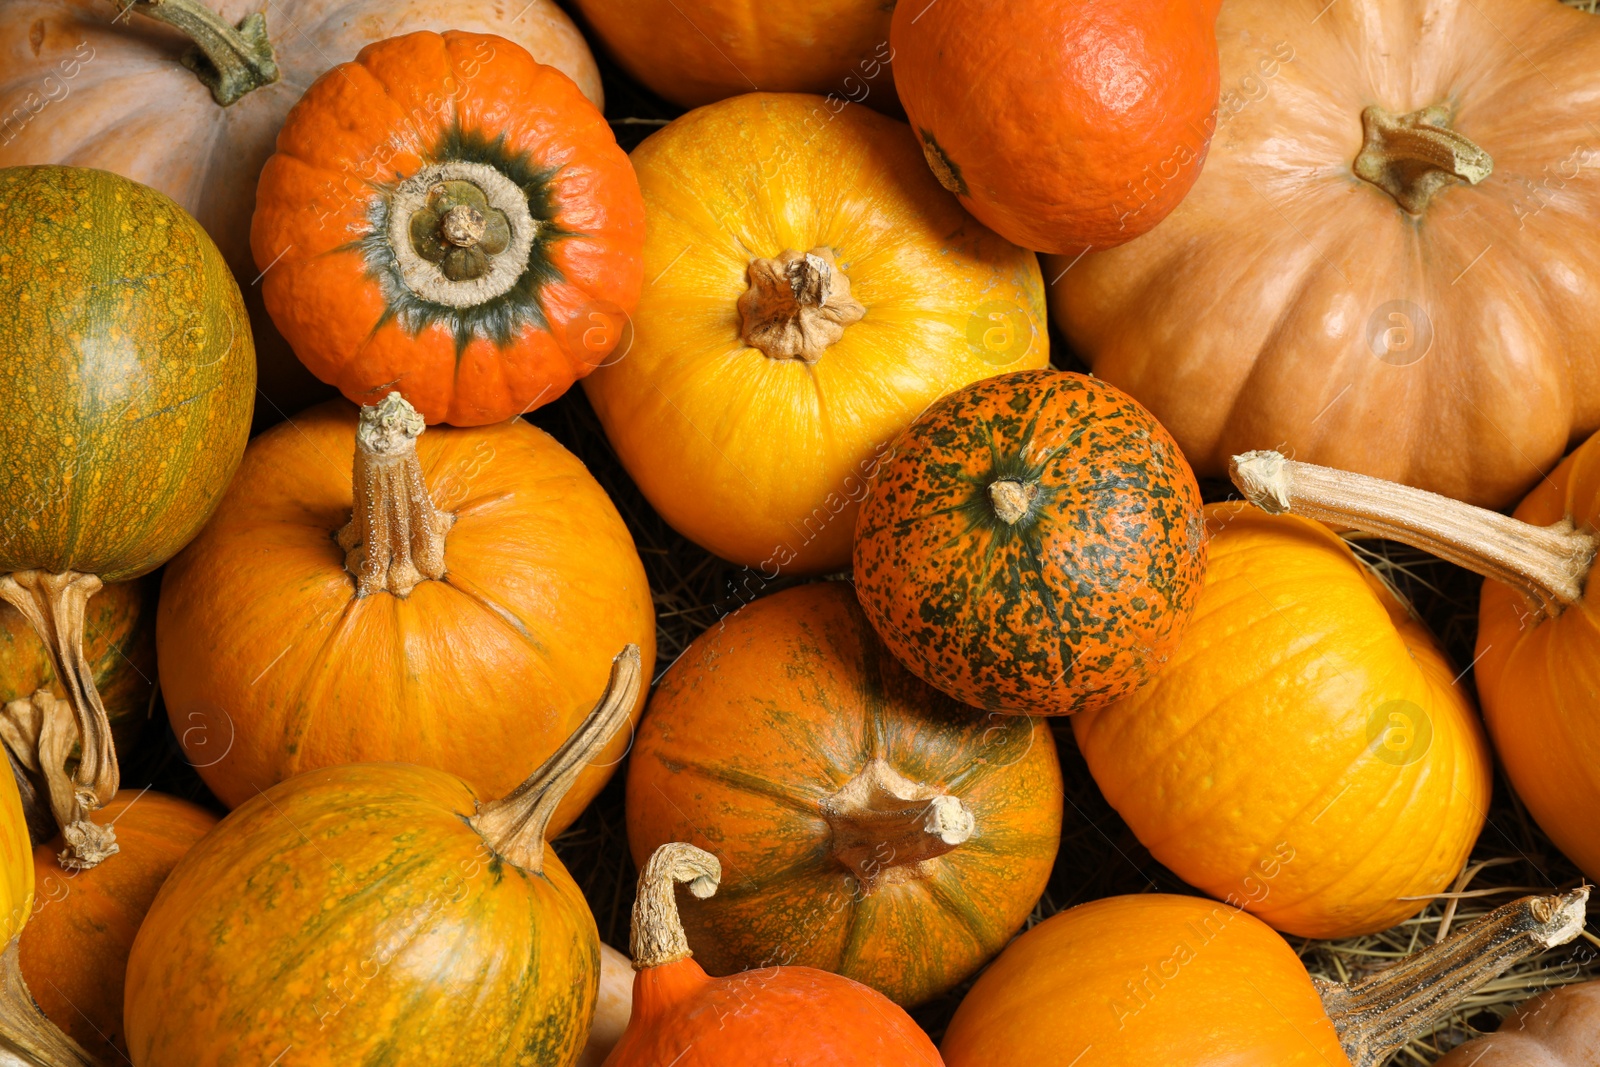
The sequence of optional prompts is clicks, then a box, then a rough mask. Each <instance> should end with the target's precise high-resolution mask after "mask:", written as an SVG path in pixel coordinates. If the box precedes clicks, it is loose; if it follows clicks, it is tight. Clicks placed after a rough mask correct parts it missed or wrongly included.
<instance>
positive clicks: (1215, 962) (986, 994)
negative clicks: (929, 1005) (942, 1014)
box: [940, 893, 1350, 1067]
mask: <svg viewBox="0 0 1600 1067" xmlns="http://www.w3.org/2000/svg"><path fill="white" fill-rule="evenodd" d="M1141 991H1142V992H1141ZM1108 1009H1109V1010H1108ZM940 1052H941V1054H942V1055H943V1056H944V1061H945V1063H947V1064H949V1067H989V1065H990V1064H998V1063H1028V1064H1038V1065H1039V1067H1068V1065H1069V1064H1077V1065H1078V1067H1113V1065H1115V1067H1121V1065H1124V1064H1131V1063H1164V1064H1171V1065H1173V1067H1198V1065H1202V1064H1205V1065H1216V1067H1221V1065H1223V1064H1226V1065H1227V1067H1327V1065H1329V1064H1334V1065H1337V1067H1349V1063H1350V1060H1349V1059H1348V1058H1347V1057H1346V1056H1345V1054H1344V1050H1343V1049H1342V1048H1340V1046H1339V1039H1338V1037H1337V1035H1336V1034H1335V1033H1334V1028H1333V1023H1332V1021H1331V1020H1330V1019H1329V1018H1328V1015H1327V1013H1326V1012H1325V1011H1323V1009H1322V1002H1321V1001H1320V999H1319V998H1318V995H1317V990H1316V989H1315V988H1314V987H1313V986H1312V984H1311V978H1310V976H1309V975H1307V974H1306V971H1305V968H1304V967H1303V966H1301V964H1300V960H1299V959H1298V958H1297V957H1296V956H1295V954H1294V951H1293V950H1292V949H1290V948H1289V946H1288V945H1287V944H1286V943H1285V942H1284V940H1283V938H1281V937H1279V936H1278V935H1277V934H1276V933H1274V932H1273V931H1272V929H1271V928H1270V927H1268V926H1267V925H1266V924H1265V923H1262V922H1261V921H1259V920H1257V919H1255V918H1252V917H1251V916H1250V915H1249V914H1248V913H1246V912H1241V911H1236V910H1234V909H1233V908H1229V907H1227V906H1225V905H1222V904H1217V903H1214V902H1212V901H1209V900H1199V899H1196V898H1194V897H1179V896H1169V895H1165V894H1159V893H1149V894H1141V895H1138V896H1122V897H1107V898H1106V899H1104V900H1096V901H1092V902H1091V903H1088V904H1080V905H1078V906H1077V907H1075V908H1071V909H1069V910H1067V911H1063V912H1059V913H1057V914H1055V915H1052V916H1051V917H1050V918H1048V919H1046V920H1045V921H1044V922H1042V923H1040V924H1039V925H1038V926H1035V927H1034V928H1033V929H1031V930H1029V931H1028V932H1027V933H1025V934H1023V935H1022V936H1021V937H1020V938H1018V939H1017V940H1016V941H1015V942H1013V943H1012V945H1011V947H1010V948H1008V949H1006V951H1005V952H1004V953H1002V954H1001V956H1000V958H999V959H998V960H996V961H995V962H994V964H993V965H991V966H990V967H989V969H988V970H986V971H985V972H984V973H983V976H982V977H981V978H979V979H978V982H977V984H976V985H974V986H973V987H972V991H971V992H969V993H968V994H967V996H966V998H965V999H964V1000H963V1001H962V1002H961V1006H960V1007H959V1008H957V1009H956V1014H955V1017H954V1018H953V1019H951V1020H950V1027H949V1029H948V1030H946V1031H945V1036H944V1041H943V1042H942V1043H941V1045H940Z"/></svg>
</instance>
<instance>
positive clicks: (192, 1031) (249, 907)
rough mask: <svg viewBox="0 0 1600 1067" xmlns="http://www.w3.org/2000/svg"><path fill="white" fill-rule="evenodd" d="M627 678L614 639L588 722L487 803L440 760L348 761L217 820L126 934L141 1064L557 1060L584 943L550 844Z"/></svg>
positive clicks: (583, 1005) (628, 666)
mask: <svg viewBox="0 0 1600 1067" xmlns="http://www.w3.org/2000/svg"><path fill="white" fill-rule="evenodd" d="M640 676H641V671H640V662H639V650H638V649H637V648H635V647H631V646H630V647H629V648H628V649H627V650H626V651H625V652H623V653H622V654H621V655H619V656H618V657H617V660H616V663H615V665H614V669H613V671H612V676H611V680H610V682H609V683H608V685H607V687H606V693H605V696H604V697H603V698H602V699H601V701H600V703H599V704H598V705H596V707H595V709H594V712H593V713H592V714H591V715H590V716H589V718H588V719H587V720H586V721H585V723H584V724H583V726H581V727H580V728H579V730H578V731H577V732H576V733H575V734H573V736H572V737H571V738H570V739H568V741H567V742H566V743H565V744H563V745H562V747H561V749H560V751H559V752H557V754H556V755H555V756H553V757H552V758H551V759H550V761H549V762H548V763H546V764H545V765H544V766H542V767H541V768H540V769H539V770H538V771H536V772H535V773H534V774H533V776H532V777H530V778H529V779H528V780H527V781H526V782H524V783H523V784H522V785H520V786H519V787H517V789H516V790H514V791H513V792H512V793H511V794H509V795H508V796H506V797H504V798H503V799H501V800H495V801H488V802H485V801H483V800H482V799H481V797H482V794H481V793H479V792H478V791H477V790H475V789H474V788H473V787H472V786H470V785H468V784H467V783H466V782H464V781H462V780H461V779H460V778H457V777H455V776H453V775H449V774H446V773H444V772H442V771H435V770H430V769H427V768H423V767H416V766H411V765H407V764H398V763H357V764H347V765H345V766H342V767H333V768H329V769H325V770H318V771H311V772H309V773H307V774H303V775H301V776H299V777H298V778H295V779H294V780H292V781H289V782H284V783H282V784H281V785H278V786H275V787H273V788H272V789H269V790H267V791H266V792H265V793H264V794H262V795H260V796H258V797H256V798H255V799H254V800H252V801H250V802H249V803H248V804H245V805H244V806H242V807H240V808H239V809H238V810H237V811H235V812H234V813H232V814H231V815H229V816H228V817H227V818H226V819H224V820H223V821H222V823H221V824H220V825H219V826H218V827H217V828H216V829H215V830H214V831H212V832H211V834H209V835H208V836H207V837H206V838H205V840H203V841H201V842H200V844H198V845H196V846H195V847H194V848H193V849H191V850H190V852H189V854H188V855H187V856H185V857H184V858H183V860H182V861H181V862H179V864H178V866H177V868H176V869H175V870H174V871H173V872H172V875H171V876H170V877H169V878H168V879H167V882H166V884H165V885H164V886H162V887H161V892H160V894H159V895H158V896H157V897H156V901H155V904H154V905H153V906H152V907H151V909H150V913H149V915H148V916H147V917H146V918H145V921H144V925H143V926H141V927H140V928H139V936H138V939H137V940H136V941H135V942H134V945H133V954H132V956H131V957H130V958H129V960H128V996H127V1002H126V1006H125V1009H124V1015H125V1018H126V1020H127V1027H128V1048H129V1051H130V1052H131V1054H132V1060H133V1063H134V1065H135V1067H222V1065H224V1064H236V1063H262V1064H266V1063H271V1062H272V1061H273V1059H274V1058H275V1057H276V1058H278V1062H279V1063H281V1064H282V1065H283V1067H308V1065H312V1064H318V1065H320V1064H357V1063H366V1064H375V1063H384V1064H388V1065H391V1067H415V1065H423V1064H429V1065H432V1064H462V1065H465V1064H472V1065H474V1067H513V1065H515V1067H534V1065H537V1067H570V1065H571V1064H573V1063H574V1062H576V1060H577V1058H578V1055H579V1054H580V1052H581V1050H582V1048H583V1043H584V1038H585V1037H586V1035H587V1034H588V1031H589V1022H590V1019H591V1018H592V1017H593V1016H594V1008H595V989H596V986H597V984H598V981H599V974H600V940H599V937H598V936H597V935H596V933H595V925H594V917H593V916H592V915H591V914H590V913H589V907H588V905H587V904H585V903H584V899H583V894H582V892H581V891H580V890H579V889H578V886H577V884H576V883H575V882H574V881H573V880H572V876H571V875H569V874H568V873H567V870H566V868H565V867H563V866H562V865H561V861H560V860H559V859H557V858H556V855H555V853H554V852H553V851H551V850H550V848H549V846H548V845H547V844H546V843H545V840H546V835H547V831H548V828H549V821H550V816H551V814H552V813H553V812H554V811H555V809H556V806H557V804H559V803H560V800H561V796H562V794H563V793H564V792H565V791H566V790H567V789H568V788H569V787H570V786H571V784H572V782H573V780H574V779H575V778H576V776H577V774H578V772H579V770H580V769H581V768H582V767H583V766H584V764H585V763H587V762H588V761H590V760H592V759H595V758H597V757H598V756H599V755H600V752H601V750H602V749H603V748H605V746H606V743H607V741H608V740H609V739H610V738H611V736H612V735H613V734H614V733H616V732H617V731H618V730H619V728H620V727H622V726H624V725H625V724H626V723H627V721H628V713H629V709H631V708H632V707H633V706H634V704H635V702H636V701H637V699H638V696H639V691H640V688H641V684H642V683H641V677H640ZM627 732H628V731H626V730H621V733H622V734H623V735H624V736H626V735H627Z"/></svg>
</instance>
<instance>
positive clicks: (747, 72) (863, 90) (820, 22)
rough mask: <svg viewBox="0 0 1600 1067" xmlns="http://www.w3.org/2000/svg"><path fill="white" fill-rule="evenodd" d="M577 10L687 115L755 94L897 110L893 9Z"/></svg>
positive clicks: (734, 5) (591, 4)
mask: <svg viewBox="0 0 1600 1067" xmlns="http://www.w3.org/2000/svg"><path fill="white" fill-rule="evenodd" d="M577 8H578V10H579V11H580V12H581V13H582V14H583V18H584V21H585V22H587V23H588V24H589V28H590V29H591V30H592V31H593V32H594V34H595V36H596V37H598V38H599V39H600V40H601V42H602V43H603V44H604V45H605V46H606V49H607V50H608V51H609V52H610V53H611V54H612V55H614V56H615V57H616V59H617V62H618V63H620V64H621V65H622V68H623V69H624V70H626V71H627V72H628V73H629V74H631V75H632V76H633V77H634V78H636V79H638V80H639V81H640V82H643V83H644V84H645V86H647V87H648V88H649V89H650V91H651V92H654V93H657V94H659V95H660V96H664V97H666V98H667V99H668V100H670V101H672V102H673V103H674V104H680V105H682V106H683V107H699V106H700V105H702V104H709V103H712V102H713V101H717V100H721V99H723V98H724V97H729V96H735V95H738V94H740V93H748V92H753V91H765V92H778V93H797V92H798V93H830V92H831V93H833V94H835V95H837V96H840V97H848V98H849V99H851V100H854V101H856V102H857V103H861V102H864V101H866V100H871V101H872V104H873V106H874V107H878V106H881V105H880V103H879V101H880V100H882V101H888V102H892V101H893V100H894V77H893V73H892V69H891V68H890V66H889V63H890V61H891V60H892V59H893V58H894V56H893V53H892V52H891V51H890V48H889V14H890V11H891V10H892V9H893V5H892V4H886V3H884V2H883V0H814V2H811V3H805V4H789V5H784V6H774V5H772V4H766V3H762V2H761V0H701V2H699V3H696V4H693V5H690V6H689V8H688V9H687V10H685V8H684V6H682V5H679V4H675V3H673V2H672V0H577ZM690 12H692V13H693V14H692V15H691V13H690ZM890 106H893V105H892V104H891V105H890Z"/></svg>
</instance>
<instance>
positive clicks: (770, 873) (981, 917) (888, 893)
mask: <svg viewBox="0 0 1600 1067" xmlns="http://www.w3.org/2000/svg"><path fill="white" fill-rule="evenodd" d="M628 766H629V770H628V805H627V807H628V843H629V845H630V846H631V848H632V850H633V856H634V861H635V862H636V863H638V864H640V865H641V866H642V865H643V864H644V862H645V861H646V860H647V859H648V858H649V857H650V854H651V853H652V852H654V851H655V849H656V848H657V847H659V846H661V845H662V844H665V843H666V842H669V841H675V840H688V841H691V842H694V843H696V844H698V845H699V846H701V847H703V848H705V849H707V850H709V851H711V852H713V853H715V854H716V856H717V858H718V860H720V861H721V863H722V865H723V867H724V868H725V869H726V870H727V871H728V874H729V881H728V884H727V885H726V886H725V887H724V888H723V891H722V892H720V893H719V894H717V896H716V897H714V898H712V899H709V900H704V901H691V902H689V903H688V905H687V910H686V912H685V915H684V919H685V926H686V927H687V929H688V931H689V940H690V943H691V944H693V945H694V946H695V951H696V952H697V953H698V955H699V957H700V960H701V962H702V963H703V964H704V965H705V967H706V968H707V969H708V970H709V971H710V972H711V973H712V974H731V973H733V972H735V971H740V970H744V969H746V968H752V967H761V966H766V965H769V964H771V963H773V962H782V963H785V964H789V963H794V964H804V965H807V966H812V967H821V968H823V969H825V970H829V971H834V972H836V973H839V974H842V975H844V976H845V977H847V978H853V979H855V980H856V981H858V982H863V983H865V984H867V985H869V986H872V987H873V988H874V989H877V990H878V991H879V992H881V993H884V994H886V995H887V996H889V997H890V998H891V999H893V1000H895V1001H898V1002H899V1003H902V1004H916V1003H919V1002H921V1001H924V1000H927V999H928V998H930V997H933V996H936V995H938V994H939V993H942V992H944V991H945V990H947V989H949V988H950V987H951V986H953V985H955V984H956V983H958V982H960V981H961V980H962V979H964V978H966V977H967V976H968V975H970V974H971V973H972V972H973V971H975V970H977V969H978V967H980V966H982V964H983V963H984V961H986V960H987V959H989V957H991V956H993V955H994V954H995V953H996V952H998V951H999V950H1000V949H1001V948H1002V947H1003V946H1004V945H1005V943H1006V941H1007V939H1009V938H1010V937H1011V935H1012V934H1014V933H1016V931H1017V930H1018V929H1019V928H1020V927H1021V926H1022V924H1023V923H1024V922H1025V921H1026V920H1027V918H1028V915H1029V913H1030V912H1031V911H1032V910H1033V906H1034V903H1035V902H1036V901H1037V900H1038V899H1039V894H1040V893H1041V892H1042V891H1043V890H1044V885H1045V881H1046V879H1048V878H1049V875H1050V868H1051V864H1052V863H1053V862H1054V860H1055V855H1056V848H1057V846H1058V844H1059V842H1060V835H1061V770H1060V766H1059V765H1058V763H1057V762H1056V752H1055V743H1054V741H1053V740H1052V739H1051V735H1050V730H1049V728H1048V726H1047V725H1046V724H1045V723H1044V722H1043V721H1042V720H1029V719H1025V718H1019V717H1013V716H997V715H990V716H988V717H985V716H984V715H983V714H982V713H980V712H976V711H974V710H973V709H971V708H968V707H964V706H962V705H960V704H957V703H955V702H954V701H952V700H949V699H948V698H946V697H944V696H942V695H941V694H939V693H937V692H935V691H934V690H932V689H930V688H928V687H927V686H925V685H923V684H922V683H921V682H919V681H918V680H917V679H916V678H914V677H912V676H911V674H909V673H908V672H907V671H906V670H905V669H904V668H902V667H901V666H900V665H899V664H898V663H896V662H895V660H894V657H893V656H891V655H890V654H889V652H888V650H887V649H885V648H884V647H883V645H882V644H881V643H880V642H879V641H878V639H877V637H876V635H874V634H873V632H872V628H871V626H869V625H868V624H867V620H866V619H865V617H863V615H862V614H861V609H860V608H859V607H858V606H857V605H856V603H855V597H854V596H853V595H852V594H851V592H850V588H849V586H848V585H845V584H843V583H824V584H818V585H804V586H800V587H798V588H795V589H789V590H785V591H784V592H781V593H777V594H774V595H773V596H770V597H765V598H763V599H761V600H758V601H756V602H755V603H753V604H750V605H747V606H746V607H744V608H742V609H740V610H739V611H738V612H737V613H735V614H734V615H731V616H729V617H728V618H726V619H724V620H722V622H721V623H720V624H719V625H718V626H716V627H713V628H712V629H711V630H708V631H707V632H706V633H705V634H703V635H701V636H700V637H699V638H698V639H697V640H696V641H695V642H694V644H692V645H691V646H690V647H689V649H688V650H687V651H686V652H685V653H684V654H683V656H682V657H680V658H679V659H678V661H677V662H676V663H674V664H673V665H672V668H671V669H670V670H669V671H668V672H667V674H666V676H665V677H663V678H662V680H661V684H660V686H659V687H658V688H657V691H656V694H655V696H654V697H653V698H652V699H651V702H650V708H649V711H648V712H647V713H646V715H645V719H644V723H643V724H642V725H641V727H640V729H639V736H638V740H637V741H636V742H635V743H634V747H633V753H632V758H631V762H630V763H629V765H628Z"/></svg>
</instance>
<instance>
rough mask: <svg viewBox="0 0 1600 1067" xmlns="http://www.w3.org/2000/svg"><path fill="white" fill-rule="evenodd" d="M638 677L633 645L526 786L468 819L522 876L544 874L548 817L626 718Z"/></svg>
mask: <svg viewBox="0 0 1600 1067" xmlns="http://www.w3.org/2000/svg"><path fill="white" fill-rule="evenodd" d="M641 675H642V668H641V666H640V663H639V646H638V645H629V646H628V647H627V648H625V649H623V650H622V651H621V652H620V653H618V654H617V658H616V659H614V660H612V661H611V679H610V680H609V681H608V682H607V683H606V691H605V693H604V694H603V695H602V696H601V697H600V702H599V703H598V704H596V705H595V706H594V710H593V711H591V712H590V713H589V717H588V718H587V719H585V720H584V721H583V725H582V726H580V727H578V729H577V730H575V731H574V732H573V734H572V736H571V737H569V738H567V740H566V741H565V742H564V743H563V744H562V745H561V747H560V748H558V749H556V751H555V753H554V754H553V755H552V756H551V757H550V758H549V759H547V760H545V761H544V765H543V766H541V767H540V768H539V769H538V770H536V771H534V772H533V774H532V775H530V776H529V777H528V780H527V781H525V782H523V783H522V784H521V785H519V786H517V788H516V789H515V790H513V791H512V792H511V793H509V794H507V795H506V796H504V797H501V798H500V799H499V800H492V801H490V802H489V803H487V804H480V805H479V806H478V812H477V814H476V815H474V816H473V817H472V819H471V820H470V821H471V823H472V826H473V828H474V829H475V830H477V831H478V833H480V834H482V835H483V839H484V840H485V841H486V842H488V844H489V847H490V848H492V849H494V850H495V852H496V853H497V854H498V855H500V856H503V857H505V859H506V860H507V861H508V862H510V863H512V864H513V865H515V866H517V867H520V868H522V869H523V870H525V871H533V872H535V873H537V872H539V871H542V870H544V843H545V831H546V830H547V829H548V828H549V826H550V817H551V816H552V815H554V814H555V811H556V807H557V806H558V805H559V804H560V803H561V801H562V799H563V798H564V797H566V795H567V791H568V790H570V789H571V788H572V783H573V782H575V781H577V780H578V774H579V772H581V771H582V770H583V769H584V767H586V766H588V765H589V762H590V761H591V760H593V759H594V758H595V757H596V756H598V755H599V754H600V752H601V750H602V749H604V748H605V747H606V744H607V742H609V741H610V740H611V736H612V735H613V734H615V733H616V732H617V731H618V730H619V729H621V728H622V724H623V723H625V722H627V721H628V717H629V716H630V715H632V713H633V708H634V705H635V704H637V703H638V701H639V687H640V685H641Z"/></svg>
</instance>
